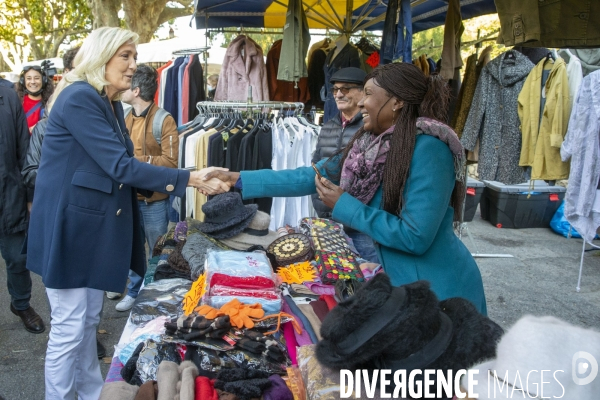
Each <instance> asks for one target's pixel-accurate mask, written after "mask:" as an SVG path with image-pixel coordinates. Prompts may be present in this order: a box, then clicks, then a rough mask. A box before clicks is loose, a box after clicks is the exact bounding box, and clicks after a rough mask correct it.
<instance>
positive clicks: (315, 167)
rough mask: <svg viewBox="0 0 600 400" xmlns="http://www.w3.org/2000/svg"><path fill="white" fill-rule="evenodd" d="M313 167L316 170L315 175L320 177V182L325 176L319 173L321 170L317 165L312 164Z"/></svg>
mask: <svg viewBox="0 0 600 400" xmlns="http://www.w3.org/2000/svg"><path fill="white" fill-rule="evenodd" d="M312 167H313V169H314V170H315V174H317V176H318V177H319V180H321V178H322V177H323V175H321V172H320V171H319V168H317V166H316V164H315V163H312Z"/></svg>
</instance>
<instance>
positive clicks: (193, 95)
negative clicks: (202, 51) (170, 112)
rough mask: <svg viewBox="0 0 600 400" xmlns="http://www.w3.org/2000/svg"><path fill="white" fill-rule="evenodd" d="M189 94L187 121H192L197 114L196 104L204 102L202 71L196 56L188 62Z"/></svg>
mask: <svg viewBox="0 0 600 400" xmlns="http://www.w3.org/2000/svg"><path fill="white" fill-rule="evenodd" d="M189 93H190V107H189V109H188V121H192V120H193V119H194V118H196V116H197V115H198V113H199V111H198V108H196V104H198V102H200V101H204V100H206V93H205V91H204V71H203V70H202V63H200V57H199V56H198V55H197V54H194V55H193V56H192V59H191V60H190V86H189Z"/></svg>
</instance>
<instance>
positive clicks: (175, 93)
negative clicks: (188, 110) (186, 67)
mask: <svg viewBox="0 0 600 400" xmlns="http://www.w3.org/2000/svg"><path fill="white" fill-rule="evenodd" d="M184 59H185V57H178V58H177V59H175V61H174V62H173V67H172V68H169V70H168V71H167V82H166V84H165V94H164V101H163V102H164V104H163V108H164V109H165V110H167V111H168V112H169V114H171V115H177V113H178V111H179V103H180V100H179V98H180V93H179V87H178V84H177V80H178V79H179V78H178V73H179V67H181V64H183V60H184Z"/></svg>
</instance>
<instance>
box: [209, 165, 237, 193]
mask: <svg viewBox="0 0 600 400" xmlns="http://www.w3.org/2000/svg"><path fill="white" fill-rule="evenodd" d="M239 178H240V173H239V172H229V171H228V170H226V169H225V170H223V169H222V168H219V169H218V170H214V171H212V172H210V173H209V174H207V175H206V176H205V177H204V179H206V180H212V179H218V180H219V181H221V182H223V183H224V184H226V185H228V187H229V188H232V187H233V186H234V185H235V183H236V182H237V181H238V179H239Z"/></svg>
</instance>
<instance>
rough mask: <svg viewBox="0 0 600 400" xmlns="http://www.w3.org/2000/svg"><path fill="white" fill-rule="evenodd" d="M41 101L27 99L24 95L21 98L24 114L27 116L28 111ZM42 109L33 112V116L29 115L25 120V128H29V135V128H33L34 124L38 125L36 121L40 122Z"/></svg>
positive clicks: (27, 96)
mask: <svg viewBox="0 0 600 400" xmlns="http://www.w3.org/2000/svg"><path fill="white" fill-rule="evenodd" d="M41 102H42V100H41V99H40V100H33V99H32V98H31V97H29V95H28V94H26V95H25V96H24V97H23V109H24V110H25V114H27V113H28V112H29V110H31V109H32V108H33V107H34V106H35V105H36V104H38V103H41ZM42 108H43V106H42V107H40V108H39V109H38V111H36V112H34V113H33V114H31V115H30V116H29V117H28V118H27V126H28V127H29V131H30V133H29V134H31V128H33V127H34V126H35V124H37V123H38V121H39V120H40V114H41V113H42Z"/></svg>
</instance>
